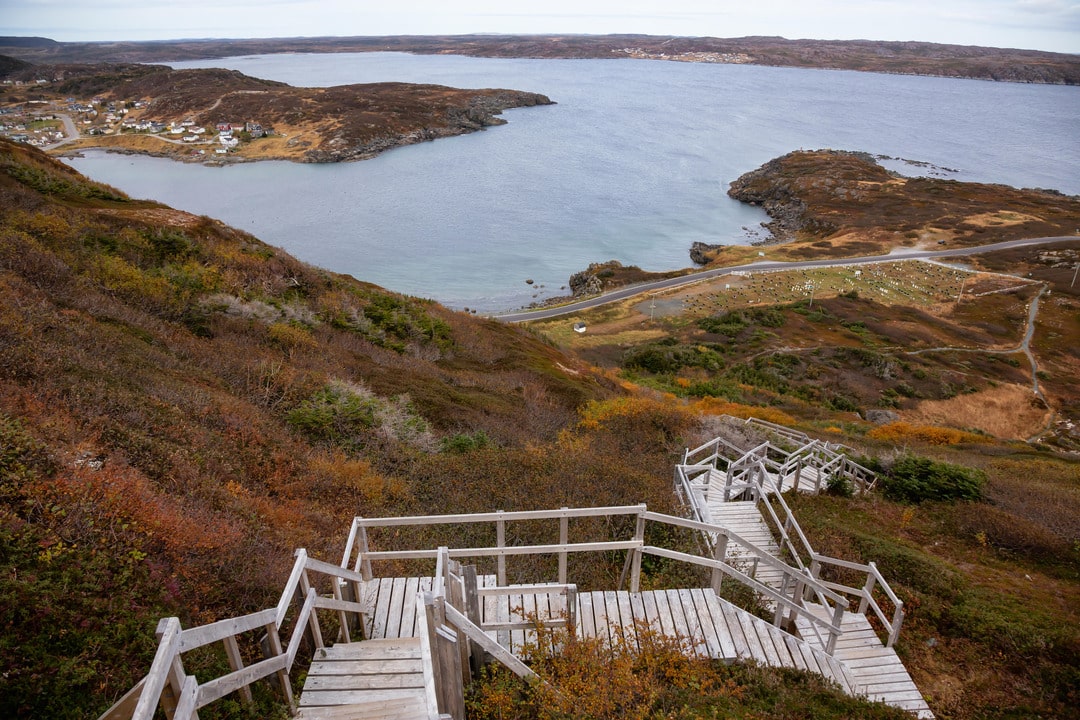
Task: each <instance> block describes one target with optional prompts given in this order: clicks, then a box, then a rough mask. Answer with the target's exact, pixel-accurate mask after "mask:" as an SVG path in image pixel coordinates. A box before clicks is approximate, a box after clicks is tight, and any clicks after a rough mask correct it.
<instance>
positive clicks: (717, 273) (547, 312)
mask: <svg viewBox="0 0 1080 720" xmlns="http://www.w3.org/2000/svg"><path fill="white" fill-rule="evenodd" d="M1078 240H1080V235H1066V236H1058V237H1042V238H1028V239H1026V240H1007V241H1005V242H998V243H991V244H990V245H979V246H978V247H963V248H961V247H957V248H949V249H948V250H907V249H903V248H901V249H898V250H894V251H893V252H891V253H889V254H888V255H864V256H862V257H853V258H828V259H824V260H798V261H794V262H782V261H779V260H760V261H758V262H752V263H748V264H746V265H731V266H728V267H722V268H715V269H713V270H703V271H701V272H697V273H692V274H690V275H684V276H682V277H677V278H668V279H666V280H657V281H655V282H648V283H641V284H639V285H630V286H627V287H622V288H619V289H618V290H613V291H612V292H610V293H606V294H604V295H599V296H597V297H594V298H589V299H588V300H582V301H580V302H576V303H571V304H570V305H561V306H559V307H553V308H543V309H540V310H523V311H520V312H509V313H503V314H501V315H494V316H493V317H494V319H496V320H502V321H504V322H512V323H518V322H528V321H530V320H547V319H549V318H553V317H559V316H560V315H570V314H572V313H576V312H581V311H582V310H588V309H590V308H594V307H599V306H600V305H606V304H608V303H613V302H617V301H619V300H625V299H626V298H629V297H633V296H635V295H641V294H644V293H649V292H655V291H656V290H667V289H670V288H674V287H679V286H682V285H690V284H692V283H696V282H701V281H702V280H708V279H711V278H715V277H721V276H723V275H727V274H729V273H732V272H737V271H741V272H766V271H770V270H772V271H775V270H805V269H807V268H819V267H844V266H848V265H869V264H873V263H882V262H897V261H900V260H934V259H937V258H947V257H963V256H965V255H978V254H982V253H988V252H994V251H995V250H1008V249H1010V248H1018V247H1025V246H1028V245H1049V244H1052V243H1059V242H1069V241H1073V242H1075V241H1078Z"/></svg>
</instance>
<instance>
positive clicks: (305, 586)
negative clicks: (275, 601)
mask: <svg viewBox="0 0 1080 720" xmlns="http://www.w3.org/2000/svg"><path fill="white" fill-rule="evenodd" d="M310 591H311V580H309V579H308V574H307V570H304V571H303V572H301V573H300V584H299V586H297V592H298V594H299V596H298V600H299V602H300V604H301V605H303V604H304V601H305V600H306V599H307V596H308V593H309V592H310ZM308 632H309V633H310V635H311V644H312V645H313V646H314V647H315V649H316V650H318V649H319V648H321V647H325V645H324V644H323V637H322V628H320V627H319V616H318V615H317V614H316V613H315V611H314V610H312V611H311V615H310V616H308Z"/></svg>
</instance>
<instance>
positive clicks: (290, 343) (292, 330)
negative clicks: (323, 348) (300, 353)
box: [266, 323, 318, 352]
mask: <svg viewBox="0 0 1080 720" xmlns="http://www.w3.org/2000/svg"><path fill="white" fill-rule="evenodd" d="M266 334H267V336H268V337H269V338H270V340H271V342H274V343H276V344H277V345H280V346H281V347H282V348H283V349H284V350H287V351H290V352H291V351H293V350H298V349H302V348H315V347H317V346H318V343H317V342H316V341H315V338H314V337H312V335H311V331H310V330H308V329H307V328H305V327H300V326H299V325H291V324H289V323H274V324H273V325H271V326H270V327H269V328H267V329H266Z"/></svg>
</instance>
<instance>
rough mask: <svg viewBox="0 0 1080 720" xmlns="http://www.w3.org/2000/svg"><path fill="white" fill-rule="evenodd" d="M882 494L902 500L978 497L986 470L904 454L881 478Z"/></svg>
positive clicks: (891, 498)
mask: <svg viewBox="0 0 1080 720" xmlns="http://www.w3.org/2000/svg"><path fill="white" fill-rule="evenodd" d="M882 480H883V483H882V485H883V488H884V492H885V497H887V498H889V499H890V500H896V501H897V502H903V503H921V502H924V501H927V500H931V501H945V502H951V501H955V500H981V499H982V488H983V485H985V484H986V473H984V472H983V471H982V470H978V469H976V468H970V467H966V466H964V465H954V464H952V463H947V462H940V461H937V460H931V459H930V458H927V457H920V456H918V455H906V456H904V457H902V458H899V459H898V460H896V461H894V462H893V463H892V466H891V467H889V468H888V469H887V471H886V473H885V476H884V477H883V478H882Z"/></svg>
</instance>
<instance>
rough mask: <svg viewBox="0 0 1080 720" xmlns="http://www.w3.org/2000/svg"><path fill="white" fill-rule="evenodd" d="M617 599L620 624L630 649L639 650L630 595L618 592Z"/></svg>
mask: <svg viewBox="0 0 1080 720" xmlns="http://www.w3.org/2000/svg"><path fill="white" fill-rule="evenodd" d="M615 599H616V600H617V601H618V605H619V624H620V627H621V628H622V632H623V637H625V638H626V644H627V646H628V647H631V648H637V647H638V638H637V628H635V627H634V608H633V606H632V605H631V602H630V593H628V592H617V593H615Z"/></svg>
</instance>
